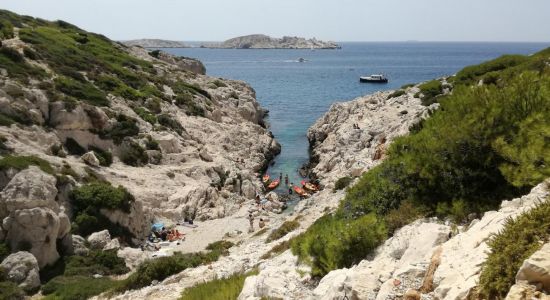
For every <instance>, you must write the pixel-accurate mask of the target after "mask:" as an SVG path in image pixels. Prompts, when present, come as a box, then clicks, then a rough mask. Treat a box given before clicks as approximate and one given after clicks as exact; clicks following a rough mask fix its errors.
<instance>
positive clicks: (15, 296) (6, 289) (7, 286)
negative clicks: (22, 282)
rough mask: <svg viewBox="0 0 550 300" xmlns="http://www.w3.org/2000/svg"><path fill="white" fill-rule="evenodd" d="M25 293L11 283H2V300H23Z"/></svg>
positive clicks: (0, 295) (0, 286) (0, 285)
mask: <svg viewBox="0 0 550 300" xmlns="http://www.w3.org/2000/svg"><path fill="white" fill-rule="evenodd" d="M25 297H26V295H25V292H24V291H23V290H22V289H21V288H20V287H19V286H18V285H17V284H15V283H13V282H11V281H0V300H23V299H25Z"/></svg>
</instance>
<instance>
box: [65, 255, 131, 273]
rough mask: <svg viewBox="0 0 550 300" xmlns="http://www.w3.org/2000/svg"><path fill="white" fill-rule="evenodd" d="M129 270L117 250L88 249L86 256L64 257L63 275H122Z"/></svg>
mask: <svg viewBox="0 0 550 300" xmlns="http://www.w3.org/2000/svg"><path fill="white" fill-rule="evenodd" d="M129 271H130V269H128V267H126V263H125V262H124V259H122V258H120V257H118V256H117V250H114V249H113V250H106V251H101V250H95V251H90V253H89V254H88V255H87V256H78V255H74V256H69V257H67V258H66V264H65V272H64V273H63V275H65V276H76V275H84V276H92V275H94V274H100V275H103V276H107V275H122V274H126V273H128V272H129Z"/></svg>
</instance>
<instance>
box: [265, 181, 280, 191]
mask: <svg viewBox="0 0 550 300" xmlns="http://www.w3.org/2000/svg"><path fill="white" fill-rule="evenodd" d="M280 182H281V181H280V180H279V179H275V180H273V181H272V182H271V183H270V184H269V185H268V186H267V188H268V189H270V190H273V189H275V188H276V187H278V186H279V183H280Z"/></svg>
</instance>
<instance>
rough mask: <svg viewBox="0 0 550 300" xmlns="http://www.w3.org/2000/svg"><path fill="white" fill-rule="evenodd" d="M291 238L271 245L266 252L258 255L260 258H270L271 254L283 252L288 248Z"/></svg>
mask: <svg viewBox="0 0 550 300" xmlns="http://www.w3.org/2000/svg"><path fill="white" fill-rule="evenodd" d="M293 240H294V239H290V240H287V241H284V242H281V243H279V244H277V245H275V246H273V248H271V249H270V250H269V251H268V252H266V253H265V254H263V255H262V256H260V259H270V258H271V257H273V256H276V255H279V254H281V253H283V252H285V251H286V250H288V249H290V245H291V244H292V241H293Z"/></svg>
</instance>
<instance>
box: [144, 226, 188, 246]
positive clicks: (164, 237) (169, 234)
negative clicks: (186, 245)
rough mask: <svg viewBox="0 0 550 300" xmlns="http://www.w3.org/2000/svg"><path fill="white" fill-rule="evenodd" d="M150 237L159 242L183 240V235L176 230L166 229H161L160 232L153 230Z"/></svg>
mask: <svg viewBox="0 0 550 300" xmlns="http://www.w3.org/2000/svg"><path fill="white" fill-rule="evenodd" d="M151 236H152V237H153V238H156V239H159V240H161V241H170V242H173V241H177V240H184V239H185V234H184V233H181V232H179V230H177V229H176V228H172V229H167V228H166V227H162V229H161V230H153V231H152V235H151Z"/></svg>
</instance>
